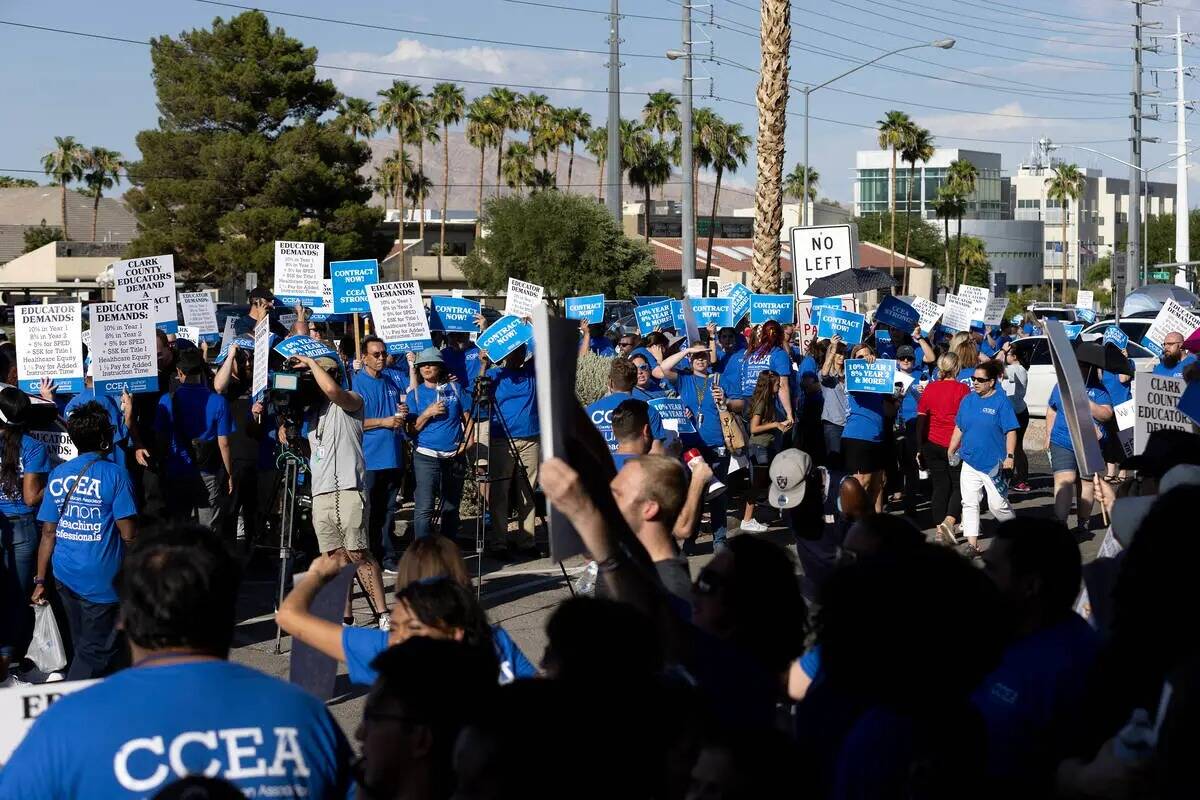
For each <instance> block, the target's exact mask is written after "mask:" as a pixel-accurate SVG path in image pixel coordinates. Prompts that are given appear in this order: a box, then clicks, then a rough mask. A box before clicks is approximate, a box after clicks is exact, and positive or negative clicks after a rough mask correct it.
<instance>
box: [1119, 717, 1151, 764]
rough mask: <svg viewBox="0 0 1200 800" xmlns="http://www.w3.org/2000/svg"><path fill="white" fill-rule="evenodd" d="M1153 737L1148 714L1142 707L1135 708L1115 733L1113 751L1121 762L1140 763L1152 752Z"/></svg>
mask: <svg viewBox="0 0 1200 800" xmlns="http://www.w3.org/2000/svg"><path fill="white" fill-rule="evenodd" d="M1155 738H1156V737H1155V735H1154V726H1153V725H1151V724H1150V714H1149V713H1148V712H1147V711H1146V709H1144V708H1135V709H1134V710H1133V714H1132V715H1130V717H1129V722H1126V723H1125V727H1123V728H1121V732H1120V733H1118V734H1117V740H1116V742H1114V743H1113V752H1114V753H1115V754H1116V756H1117V758H1119V759H1121V763H1123V764H1140V763H1142V762H1144V761H1145V760H1146V759H1148V758H1150V755H1151V754H1152V753H1153V752H1154V746H1155V743H1156V742H1155Z"/></svg>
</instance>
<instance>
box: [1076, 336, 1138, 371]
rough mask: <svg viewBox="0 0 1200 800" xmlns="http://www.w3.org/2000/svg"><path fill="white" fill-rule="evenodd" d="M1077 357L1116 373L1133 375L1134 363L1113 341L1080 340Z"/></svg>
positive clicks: (1082, 361) (1082, 362)
mask: <svg viewBox="0 0 1200 800" xmlns="http://www.w3.org/2000/svg"><path fill="white" fill-rule="evenodd" d="M1075 359H1076V360H1077V361H1078V362H1079V363H1080V364H1090V365H1092V366H1093V367H1099V368H1100V369H1102V370H1104V371H1105V372H1111V373H1113V374H1115V375H1130V376H1132V375H1133V364H1131V363H1130V362H1129V359H1128V358H1126V357H1125V356H1124V354H1122V353H1121V351H1120V350H1118V349H1117V346H1116V345H1115V344H1113V343H1112V342H1109V343H1107V344H1102V343H1100V342H1080V343H1079V344H1078V345H1077V346H1076V347H1075Z"/></svg>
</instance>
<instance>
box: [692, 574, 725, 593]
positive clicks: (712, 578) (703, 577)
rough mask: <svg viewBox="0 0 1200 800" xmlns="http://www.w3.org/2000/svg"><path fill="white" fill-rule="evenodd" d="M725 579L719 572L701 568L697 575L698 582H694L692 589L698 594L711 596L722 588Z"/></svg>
mask: <svg viewBox="0 0 1200 800" xmlns="http://www.w3.org/2000/svg"><path fill="white" fill-rule="evenodd" d="M724 580H725V579H724V578H723V577H722V576H721V574H720V573H719V572H714V571H713V570H710V569H707V568H705V569H702V570H700V574H699V575H697V576H696V582H695V583H693V584H692V589H694V590H695V592H696V594H698V595H701V596H703V597H709V596H711V595H714V594H716V593H717V592H719V591H720V590H721V584H722V582H723V581H724Z"/></svg>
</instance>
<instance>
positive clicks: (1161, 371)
mask: <svg viewBox="0 0 1200 800" xmlns="http://www.w3.org/2000/svg"><path fill="white" fill-rule="evenodd" d="M1195 360H1196V357H1195V356H1187V357H1185V358H1181V359H1180V360H1179V363H1178V364H1176V365H1175V366H1173V367H1168V366H1166V365H1164V364H1163V363H1162V362H1161V361H1160V362H1158V363H1157V364H1155V365H1154V369H1152V370H1151V372H1153V373H1154V374H1155V375H1164V376H1166V377H1168V378H1180V377H1182V376H1183V371H1184V370H1185V369H1187V367H1188V365H1189V364H1191V363H1193V362H1194V361H1195Z"/></svg>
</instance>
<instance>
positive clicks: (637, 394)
mask: <svg viewBox="0 0 1200 800" xmlns="http://www.w3.org/2000/svg"><path fill="white" fill-rule="evenodd" d="M630 394H631V395H633V399H634V400H644V401H645V402H647V403H649V402H650V401H651V400H657V399H659V398H660V397H666V396H667V393H666V392H664V391H663V390H662V389H643V388H642V387H640V386H635V387H633V391H632V392H630Z"/></svg>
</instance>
